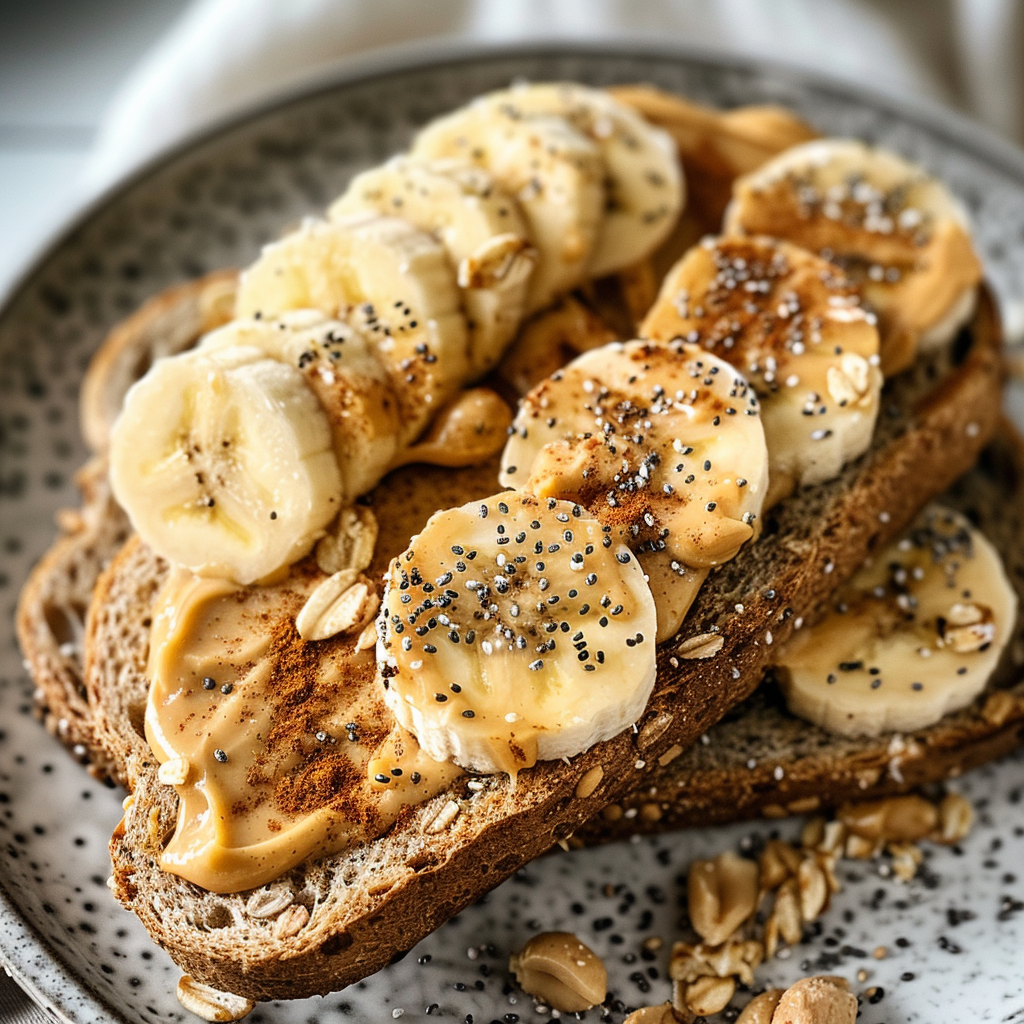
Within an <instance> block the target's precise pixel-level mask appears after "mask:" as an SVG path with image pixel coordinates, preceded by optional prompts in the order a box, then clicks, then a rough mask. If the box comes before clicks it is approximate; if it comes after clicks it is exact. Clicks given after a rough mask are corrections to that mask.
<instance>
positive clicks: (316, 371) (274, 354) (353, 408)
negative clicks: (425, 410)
mask: <svg viewBox="0 0 1024 1024" xmlns="http://www.w3.org/2000/svg"><path fill="white" fill-rule="evenodd" d="M235 346H248V347H254V348H258V349H260V350H261V351H262V352H263V353H264V354H265V355H268V356H270V357H271V358H272V359H276V360H278V361H280V362H283V363H286V364H288V365H289V366H292V367H294V368H295V369H296V370H297V371H298V372H299V373H301V374H302V376H303V377H304V378H305V380H306V383H307V384H308V385H309V386H310V387H311V388H312V390H313V393H314V394H315V395H316V397H317V398H318V399H319V401H320V405H321V408H322V409H323V410H324V412H325V414H326V416H327V421H328V423H329V424H330V427H331V433H332V435H333V438H334V453H335V456H336V458H337V462H338V469H339V471H340V473H341V480H342V485H343V486H342V490H343V497H344V500H345V501H346V502H349V503H351V502H353V501H355V499H356V498H358V497H359V496H360V495H362V494H366V493H367V491H369V490H371V489H372V488H373V487H375V486H376V485H377V484H378V483H379V482H380V479H381V477H382V476H383V475H384V473H385V472H386V471H387V468H388V466H389V465H390V464H391V463H392V462H393V461H394V460H395V459H396V458H397V456H398V451H399V448H398V438H399V435H400V434H401V433H402V425H401V415H400V411H399V407H398V402H397V400H396V398H395V395H394V392H393V390H392V387H391V380H390V378H389V377H388V375H387V373H386V372H385V370H384V367H383V366H382V365H381V363H380V361H379V360H378V359H377V355H376V347H375V346H374V345H372V344H371V343H370V342H369V341H368V340H367V339H366V337H365V336H364V335H363V334H361V333H360V332H359V331H357V330H355V328H353V327H351V326H350V325H349V324H346V323H343V322H341V321H340V320H332V319H331V318H329V317H327V316H326V315H325V314H323V313H321V312H319V311H318V310H313V309H304V310H298V311H295V312H290V313H282V314H281V316H280V317H279V318H278V319H276V320H252V319H246V320H233V321H232V322H231V323H229V324H226V325H225V326H224V327H221V328H219V329H218V330H216V331H212V332H211V333H210V334H207V335H206V336H205V337H204V338H203V339H202V341H201V342H200V344H199V351H202V352H221V351H224V350H226V349H230V348H233V347H235Z"/></svg>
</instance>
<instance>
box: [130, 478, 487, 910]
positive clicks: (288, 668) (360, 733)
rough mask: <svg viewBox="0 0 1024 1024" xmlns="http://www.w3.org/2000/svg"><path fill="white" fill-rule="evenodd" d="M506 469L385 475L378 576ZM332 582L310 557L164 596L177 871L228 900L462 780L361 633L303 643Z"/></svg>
mask: <svg viewBox="0 0 1024 1024" xmlns="http://www.w3.org/2000/svg"><path fill="white" fill-rule="evenodd" d="M494 475H495V467H494V465H493V464H490V465H488V466H483V467H476V468H473V469H466V470H459V471H455V472H453V471H451V470H447V471H438V470H433V469H426V468H424V469H423V470H422V471H418V472H417V473H416V474H394V475H393V477H392V478H389V479H388V480H386V481H385V482H384V484H383V485H382V486H381V487H380V488H378V489H377V491H376V492H374V494H373V496H372V502H373V505H374V508H375V511H376V514H377V517H378V519H379V521H380V524H381V532H380V537H379V540H378V544H377V550H376V553H375V557H374V562H373V565H372V566H371V568H370V570H369V572H370V574H371V575H372V576H373V577H375V578H377V579H379V578H380V575H381V573H382V571H383V568H384V567H385V566H386V565H387V563H388V561H389V560H390V559H391V558H392V557H393V556H395V555H397V554H398V553H400V552H401V551H402V549H403V548H404V547H405V545H406V544H407V543H408V539H409V537H410V536H412V535H413V534H415V533H416V532H417V531H418V530H419V529H420V528H421V527H422V525H423V523H424V522H425V521H426V519H427V518H428V517H429V516H430V514H431V513H433V512H434V511H436V510H437V509H438V508H445V507H450V506H452V505H457V504H459V503H460V502H464V501H466V500H468V498H470V497H471V496H472V495H473V494H479V493H482V492H486V490H487V489H492V488H493V481H494ZM322 578H323V574H322V573H321V572H320V571H319V570H318V569H317V568H316V563H315V560H314V559H312V558H309V559H306V560H305V561H303V562H301V563H299V564H298V565H297V566H295V567H294V568H293V571H292V572H291V573H290V574H289V576H288V578H287V579H286V580H284V581H281V582H276V583H272V584H267V585H264V586H249V587H239V586H236V585H235V584H232V583H229V582H226V581H223V580H214V579H202V578H199V577H196V576H193V575H192V574H191V573H188V572H187V571H184V570H180V571H176V572H175V573H173V574H172V576H171V577H170V579H169V580H168V582H167V584H166V585H165V587H164V588H163V590H162V592H161V593H160V595H159V596H158V598H157V601H156V605H155V607H154V609H153V627H152V633H151V642H150V652H151V653H150V661H149V668H148V674H149V677H150V680H151V685H150V691H149V703H148V707H147V711H146V738H147V740H148V741H149V743H150V746H151V747H152V748H153V751H154V753H155V754H156V756H157V757H158V759H159V760H160V761H161V762H162V766H163V767H162V769H161V772H162V777H164V778H167V779H168V781H173V782H174V783H175V785H176V789H177V792H178V795H179V798H180V804H179V810H178V821H177V827H176V829H175V833H174V836H173V837H172V839H171V841H170V842H169V844H168V845H167V847H166V848H165V850H164V852H163V854H162V855H161V861H160V866H161V867H162V868H163V869H164V870H166V871H169V872H171V873H172V874H177V875H180V876H181V877H183V878H186V879H188V880H189V881H191V882H194V883H196V884H197V885H201V886H203V887H204V888H206V889H210V890H213V891H216V892H237V891H240V890H243V889H249V888H253V887H256V886H259V885H263V884H264V883H266V882H268V881H270V880H272V879H274V878H276V877H279V876H280V875H281V874H282V873H284V872H285V871H287V870H288V869H289V868H291V867H294V866H295V865H296V864H299V863H301V862H302V861H304V860H307V859H309V858H311V857H316V856H323V855H327V854H329V853H333V852H336V851H338V850H340V849H343V848H345V847H346V846H348V845H350V844H352V843H356V842H360V841H364V840H368V839H372V838H374V837H376V836H378V835H381V834H382V833H383V832H385V831H386V830H387V829H388V828H389V827H390V826H391V825H392V824H393V823H394V822H395V820H396V819H397V818H398V817H399V816H400V815H401V814H402V813H403V811H405V810H406V809H407V808H409V807H411V806H413V805H415V804H417V803H419V802H421V801H423V800H426V799H428V798H429V797H431V796H433V795H434V794H436V793H437V792H439V791H440V790H442V789H443V788H445V787H446V786H447V785H448V784H449V783H450V782H451V781H452V780H453V779H454V778H455V777H457V776H458V775H459V774H460V773H461V769H459V768H457V767H456V766H455V765H452V764H447V763H440V762H437V761H432V760H431V759H430V758H428V757H427V756H426V755H425V754H424V753H423V752H422V751H421V750H420V748H419V746H418V744H417V743H416V741H415V739H414V738H413V737H412V736H411V735H409V734H407V733H405V732H404V731H403V730H401V729H400V728H399V727H398V726H397V725H396V724H395V723H394V718H393V716H392V714H391V713H390V711H389V710H388V709H387V707H386V706H385V704H384V702H383V699H382V690H381V688H380V684H379V682H378V681H377V680H376V665H375V660H374V655H373V651H372V650H359V649H358V644H357V636H352V635H343V636H337V637H332V638H330V639H328V640H322V641H315V642H307V641H303V640H301V639H300V638H299V636H298V634H297V632H296V629H295V617H296V615H297V613H298V611H299V610H300V609H301V607H302V605H303V603H304V602H305V600H306V598H307V597H308V594H309V593H310V591H311V590H312V589H313V587H314V586H316V584H317V583H318V582H319V581H320V580H321V579H322ZM179 780H181V781H180V782H179Z"/></svg>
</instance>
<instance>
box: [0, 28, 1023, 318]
mask: <svg viewBox="0 0 1024 1024" xmlns="http://www.w3.org/2000/svg"><path fill="white" fill-rule="evenodd" d="M578 54H581V55H590V56H619V57H637V56H651V57H654V58H660V59H664V60H672V59H678V60H682V61H684V62H685V63H689V64H695V65H700V66H703V67H706V68H715V69H727V70H735V71H745V72H758V73H762V74H763V73H768V74H774V75H777V76H779V77H780V78H783V79H787V80H788V81H790V82H791V83H792V84H793V85H795V86H796V87H797V88H811V89H814V90H815V91H818V92H824V93H830V94H832V95H833V96H836V97H837V98H841V99H845V100H852V101H855V102H858V103H862V104H864V105H866V106H870V107H872V108H874V109H876V110H882V111H884V112H885V113H887V114H890V115H895V116H896V117H899V118H901V119H903V120H908V121H911V122H914V123H916V124H918V125H920V126H921V127H923V128H925V129H926V130H927V131H928V132H929V133H931V134H935V135H939V136H941V137H942V138H943V140H944V141H947V142H952V143H954V144H956V145H958V146H964V147H965V148H968V149H970V150H971V152H972V153H973V154H974V155H976V156H978V157H979V158H981V159H983V160H985V161H986V162H988V163H990V164H992V165H994V166H995V167H997V168H998V169H999V170H1002V171H1004V172H1007V173H1009V174H1011V175H1012V176H1014V177H1017V178H1019V179H1020V180H1021V183H1022V184H1024V147H1022V146H1018V145H1017V144H1016V143H1014V142H1012V141H1010V140H1009V139H1004V138H1002V137H1001V136H999V135H998V134H997V133H996V132H995V131H993V130H992V129H990V128H987V127H986V126H984V125H982V124H980V123H979V122H977V121H974V120H972V119H971V118H970V117H968V116H967V115H966V114H961V113H960V112H959V111H956V110H953V109H952V108H951V107H946V106H943V105H942V104H941V103H938V102H936V101H933V100H928V99H925V98H921V97H909V96H898V95H896V94H894V93H891V92H889V91H887V90H885V89H881V88H875V87H872V86H869V85H865V84H863V83H860V82H855V81H853V80H851V79H847V78H842V77H835V78H833V77H830V76H828V75H824V74H821V73H820V72H817V71H813V70H811V69H808V68H805V67H803V66H801V65H799V64H797V63H794V62H789V61H781V60H774V59H771V58H761V57H754V56H748V55H745V54H737V53H734V52H730V51H729V50H727V49H724V48H718V47H714V46H705V45H696V44H688V43H684V42H671V43H666V42H664V41H662V40H657V39H652V38H651V37H649V36H644V35H639V36H638V35H634V36H632V37H627V38H625V39H621V40H613V39H592V40H571V39H561V40H559V39H555V40H547V39H544V40H542V39H524V40H518V41H515V42H500V43H496V42H488V41H483V42H481V41H475V40H466V39H436V38H434V39H427V40H416V41H413V42H407V43H399V44H396V45H393V46H386V47H379V48H376V49H373V50H369V51H366V52H365V53H361V54H356V55H352V56H348V57H344V58H341V59H340V60H338V61H334V62H331V63H329V64H328V65H326V66H324V67H323V68H320V69H319V70H317V71H315V72H312V73H310V74H309V75H308V76H305V77H304V78H303V79H302V80H301V81H299V82H296V83H292V84H291V85H290V86H286V87H285V88H284V89H282V90H281V91H280V92H278V93H275V94H274V95H273V96H271V97H263V98H261V99H257V100H254V101H252V102H251V103H248V104H245V105H243V106H242V107H240V108H238V109H236V110H234V111H232V112H230V113H228V114H225V115H224V116H222V117H218V118H215V119H214V120H212V121H211V122H210V123H209V124H206V125H203V126H200V127H197V128H196V129H194V130H191V131H188V132H186V133H185V134H183V135H182V136H180V137H179V138H177V139H175V140H173V141H171V142H169V143H168V144H167V145H165V146H162V147H161V148H159V149H158V150H157V151H156V152H155V153H153V154H151V155H150V156H148V157H146V158H145V159H143V160H142V161H141V162H140V163H138V164H137V165H135V166H133V167H130V168H129V169H128V170H127V171H126V172H125V173H124V174H123V175H122V176H120V177H118V178H117V179H115V180H114V181H112V182H111V183H109V184H108V185H106V186H104V187H103V188H102V189H100V190H99V191H98V192H96V193H94V194H91V195H88V194H87V195H86V196H85V197H84V198H82V199H81V200H80V201H79V202H78V203H77V204H72V206H71V207H70V209H69V210H68V211H67V212H66V213H65V215H64V216H63V217H62V218H60V219H59V220H58V221H57V222H56V224H55V225H53V226H52V227H51V228H50V229H49V230H48V231H46V232H44V234H43V236H42V238H41V240H40V242H39V243H38V245H37V246H36V247H35V248H33V249H32V250H30V252H29V253H28V255H27V256H26V258H25V259H24V260H23V261H22V262H21V263H20V264H19V265H18V267H17V268H16V269H15V271H14V272H13V273H12V274H11V276H10V277H9V278H8V279H7V282H6V283H5V284H3V285H0V320H2V319H3V317H4V316H6V314H7V312H8V309H9V307H10V306H11V305H12V304H13V303H15V302H16V301H17V300H18V299H19V297H20V296H21V294H22V292H24V291H25V289H26V288H28V287H29V286H30V284H31V282H32V279H33V278H34V277H35V276H36V275H37V274H38V273H39V271H40V270H41V269H42V267H43V265H44V264H45V263H46V262H47V261H48V260H49V259H51V258H52V256H53V255H54V254H55V253H56V252H57V251H59V250H60V249H61V248H62V247H63V246H64V245H65V244H66V243H67V241H68V239H69V238H70V237H71V236H72V235H73V234H74V233H75V232H77V231H79V230H81V229H82V228H83V227H85V225H86V224H87V222H88V221H89V220H90V219H92V218H93V217H96V216H99V215H101V214H102V213H103V212H104V211H105V210H106V209H107V208H108V207H109V206H111V205H112V204H114V203H116V202H117V201H118V200H119V199H120V198H121V197H122V196H123V195H124V194H125V193H126V192H128V191H130V190H131V189H132V188H134V187H135V186H136V185H140V184H141V183H142V182H143V181H144V180H145V179H146V178H148V177H151V176H154V175H156V174H158V173H159V172H160V171H161V170H162V169H163V168H164V167H165V166H166V165H167V164H169V163H171V162H173V161H174V160H177V159H179V158H181V157H184V156H185V155H187V154H188V153H189V152H190V151H191V150H193V149H197V148H199V147H201V146H203V145H205V144H206V143H208V142H212V141H214V140H215V139H216V138H217V137H218V136H220V135H222V134H225V133H227V132H229V131H232V130H234V129H236V128H240V127H242V126H243V125H245V124H246V123H248V122H251V121H255V120H258V119H260V118H262V117H266V116H271V115H273V114H274V113H276V112H278V111H280V110H283V109H285V108H286V107H288V106H290V105H291V104H294V103H299V102H303V101H305V100H312V99H315V98H316V97H318V96H322V95H325V94H326V93H328V92H331V91H333V90H335V89H340V88H344V87H346V86H351V85H356V84H361V83H368V82H372V81H374V80H375V79H381V78H387V77H390V76H392V75H395V74H397V73H405V72H414V71H423V70H428V69H430V68H436V67H441V66H452V65H466V64H472V63H476V62H479V61H481V60H500V59H507V58H516V57H519V58H527V57H543V56H571V55H578Z"/></svg>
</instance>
